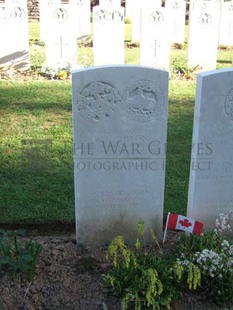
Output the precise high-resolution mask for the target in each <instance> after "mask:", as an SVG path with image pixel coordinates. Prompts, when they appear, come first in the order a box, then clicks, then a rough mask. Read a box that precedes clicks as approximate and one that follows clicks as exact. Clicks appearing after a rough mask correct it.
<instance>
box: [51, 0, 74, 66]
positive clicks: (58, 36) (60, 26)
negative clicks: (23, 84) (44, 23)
mask: <svg viewBox="0 0 233 310" xmlns="http://www.w3.org/2000/svg"><path fill="white" fill-rule="evenodd" d="M72 13H73V10H72V6H69V5H67V4H60V5H59V6H54V7H53V10H52V11H51V16H50V17H51V18H50V23H49V27H48V29H47V34H46V38H45V47H46V66H48V67H57V66H59V67H65V66H67V65H71V66H75V65H76V63H77V32H76V31H75V29H74V27H73V25H74V21H73V14H72Z"/></svg>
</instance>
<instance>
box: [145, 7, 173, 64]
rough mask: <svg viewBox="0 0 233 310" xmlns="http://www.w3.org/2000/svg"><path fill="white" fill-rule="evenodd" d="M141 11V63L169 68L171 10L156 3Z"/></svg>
mask: <svg viewBox="0 0 233 310" xmlns="http://www.w3.org/2000/svg"><path fill="white" fill-rule="evenodd" d="M141 13H142V15H141V21H142V22H141V38H140V64H141V65H144V66H151V67H157V68H161V69H166V70H169V62H170V38H171V22H170V21H171V16H170V15H169V13H170V12H169V10H167V9H166V8H164V7H162V6H161V5H159V4H156V3H155V4H154V5H153V6H150V7H148V8H144V9H143V10H142V11H141ZM148 34H149V35H148ZM165 34H166V35H165Z"/></svg>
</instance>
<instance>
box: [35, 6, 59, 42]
mask: <svg viewBox="0 0 233 310" xmlns="http://www.w3.org/2000/svg"><path fill="white" fill-rule="evenodd" d="M60 3H61V0H40V1H39V11H40V39H41V40H42V41H45V38H46V35H47V31H48V28H49V26H50V21H51V18H52V12H53V11H54V9H55V8H56V7H57V6H59V5H60Z"/></svg>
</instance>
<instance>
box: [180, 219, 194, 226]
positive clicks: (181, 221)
mask: <svg viewBox="0 0 233 310" xmlns="http://www.w3.org/2000/svg"><path fill="white" fill-rule="evenodd" d="M180 224H181V226H183V227H186V228H188V227H190V226H192V223H190V222H189V220H188V219H187V218H186V219H184V220H180Z"/></svg>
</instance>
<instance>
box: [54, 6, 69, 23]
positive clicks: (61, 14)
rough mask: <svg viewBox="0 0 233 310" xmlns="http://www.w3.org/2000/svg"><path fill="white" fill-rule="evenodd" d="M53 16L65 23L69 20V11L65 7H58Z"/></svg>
mask: <svg viewBox="0 0 233 310" xmlns="http://www.w3.org/2000/svg"><path fill="white" fill-rule="evenodd" d="M53 18H54V19H55V20H56V21H57V22H59V23H63V22H65V21H67V20H68V12H67V11H66V10H65V9H63V8H58V9H56V10H55V11H54V13H53Z"/></svg>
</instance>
